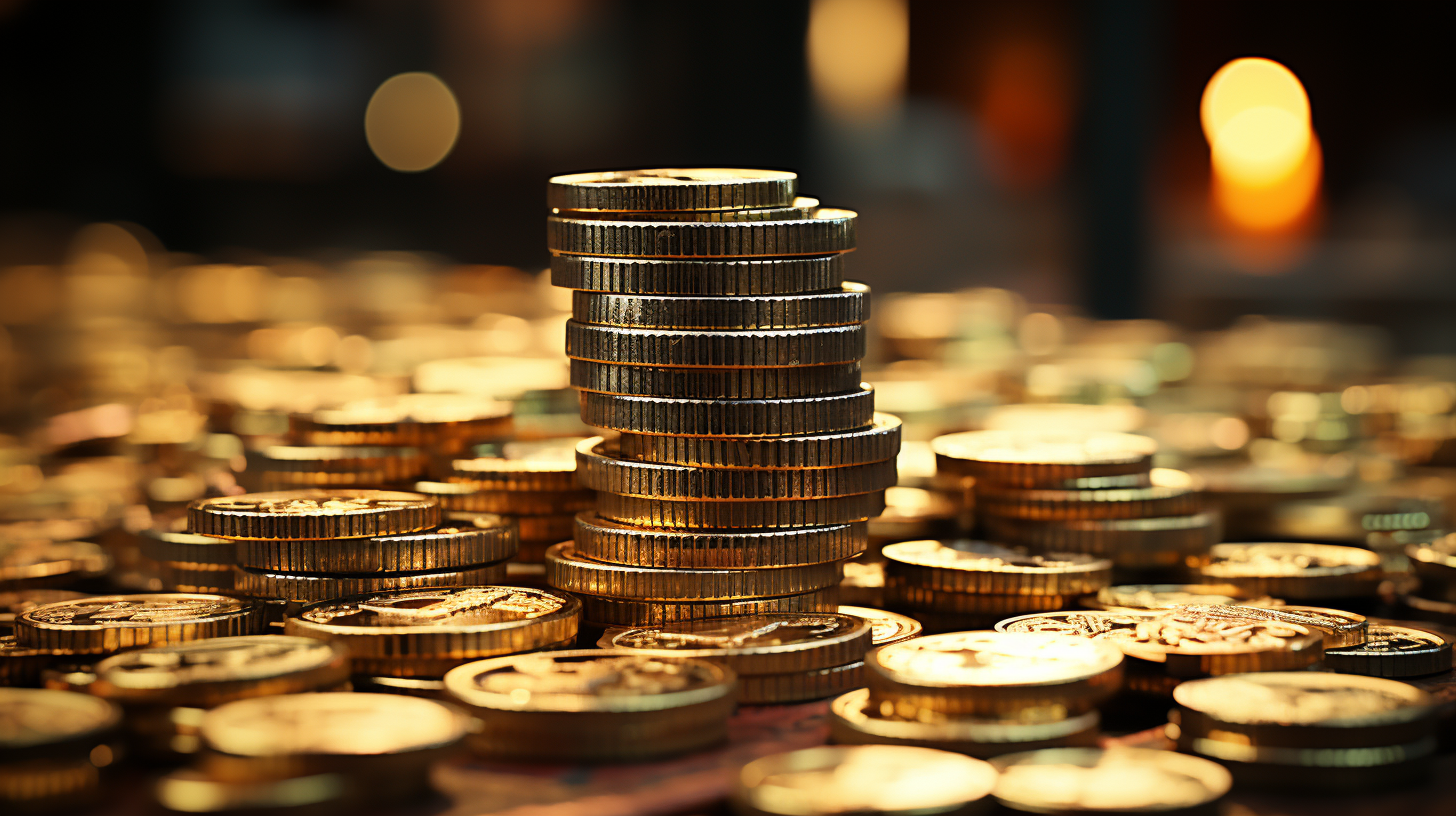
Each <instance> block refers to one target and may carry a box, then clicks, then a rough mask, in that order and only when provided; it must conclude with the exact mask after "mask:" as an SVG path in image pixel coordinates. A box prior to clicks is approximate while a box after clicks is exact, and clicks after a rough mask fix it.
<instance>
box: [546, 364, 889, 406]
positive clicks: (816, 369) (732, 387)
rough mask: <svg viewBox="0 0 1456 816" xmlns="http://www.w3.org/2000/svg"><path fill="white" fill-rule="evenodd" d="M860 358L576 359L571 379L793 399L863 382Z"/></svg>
mask: <svg viewBox="0 0 1456 816" xmlns="http://www.w3.org/2000/svg"><path fill="white" fill-rule="evenodd" d="M861 373H862V372H861V370H860V364H859V363H832V364H830V365H816V366H795V367H792V368H671V367H668V366H638V365H617V364H615V363H599V362H596V361H594V360H572V361H571V384H572V385H574V386H576V387H577V388H580V389H581V390H583V391H600V392H602V393H604V394H626V395H632V396H639V397H668V398H677V399H710V400H711V399H793V398H795V397H812V396H815V395H817V394H841V393H844V392H846V391H853V390H854V389H856V388H858V387H859V384H860V380H861V379H863V378H862V376H861Z"/></svg>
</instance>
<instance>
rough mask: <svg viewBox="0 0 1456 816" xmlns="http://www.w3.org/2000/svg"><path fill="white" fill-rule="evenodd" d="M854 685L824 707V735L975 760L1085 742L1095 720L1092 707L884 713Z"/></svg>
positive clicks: (1093, 736) (1093, 733) (1092, 738)
mask: <svg viewBox="0 0 1456 816" xmlns="http://www.w3.org/2000/svg"><path fill="white" fill-rule="evenodd" d="M880 709H881V707H880V706H878V705H875V704H873V703H872V702H871V701H870V690H869V689H859V690H857V691H851V692H849V693H848V694H845V695H842V696H840V697H837V698H835V700H834V702H833V703H831V704H830V706H829V736H830V738H831V739H832V740H833V741H834V742H837V743H840V744H842V745H872V744H883V745H917V746H921V747H925V748H939V749H941V750H943V751H955V752H956V753H958V754H966V755H967V756H973V757H976V758H978V759H990V758H991V757H995V756H1000V755H1002V754H1009V753H1013V752H1016V751H1034V750H1037V749H1039V748H1061V747H1071V746H1087V747H1091V746H1093V745H1095V744H1096V743H1097V734H1098V725H1099V723H1100V721H1101V718H1100V717H1099V715H1098V713H1097V712H1096V711H1088V712H1087V713H1085V714H1078V715H1075V716H1072V717H1067V718H1066V719H1059V720H1048V721H1046V722H1018V721H1016V720H1005V719H978V718H974V717H962V716H948V715H937V714H935V713H934V712H930V711H921V712H918V713H917V714H916V716H914V717H899V716H896V715H895V714H894V713H886V712H884V711H881V710H880Z"/></svg>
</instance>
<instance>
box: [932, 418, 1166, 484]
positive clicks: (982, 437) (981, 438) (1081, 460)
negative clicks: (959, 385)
mask: <svg viewBox="0 0 1456 816" xmlns="http://www.w3.org/2000/svg"><path fill="white" fill-rule="evenodd" d="M931 449H932V450H934V451H935V462H936V467H937V468H938V469H939V470H940V471H941V472H942V473H950V474H953V475H957V476H974V477H976V479H977V482H978V485H979V484H987V485H990V484H996V485H1003V486H1006V487H1016V488H1022V489H1035V488H1047V489H1059V488H1062V487H1063V486H1064V485H1065V484H1066V483H1067V481H1068V480H1071V479H1085V478H1089V477H1104V476H1123V475H1128V474H1139V473H1146V472H1148V470H1149V469H1150V468H1151V467H1152V460H1153V454H1154V453H1156V452H1157V449H1158V445H1157V443H1156V442H1154V441H1153V440H1152V439H1150V438H1148V437H1146V436H1136V435H1133V434H1124V433H1097V432H1081V433H1078V432H1067V433H1061V432H1016V431H968V432H964V433H955V434H947V435H945V436H940V437H936V438H935V440H933V441H932V442H931Z"/></svg>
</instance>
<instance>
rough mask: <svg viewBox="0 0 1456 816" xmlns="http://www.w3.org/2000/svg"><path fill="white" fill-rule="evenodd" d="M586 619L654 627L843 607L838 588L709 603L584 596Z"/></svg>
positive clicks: (604, 623) (596, 623)
mask: <svg viewBox="0 0 1456 816" xmlns="http://www.w3.org/2000/svg"><path fill="white" fill-rule="evenodd" d="M580 599H581V608H582V611H581V616H582V620H583V621H585V622H587V623H590V624H592V625H594V626H598V627H603V628H605V627H608V626H653V625H657V624H663V623H676V622H678V621H688V620H702V619H703V618H724V617H732V616H738V615H761V614H763V613H766V612H833V611H834V610H835V609H836V608H838V606H839V593H838V592H837V591H836V590H835V589H822V590H819V591H818V592H806V593H804V594H802V595H784V596H780V597H777V598H754V599H751V600H743V601H708V602H701V603H662V602H654V601H624V600H618V599H616V598H598V597H596V596H594V595H582V596H580Z"/></svg>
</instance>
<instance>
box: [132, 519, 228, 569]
mask: <svg viewBox="0 0 1456 816" xmlns="http://www.w3.org/2000/svg"><path fill="white" fill-rule="evenodd" d="M138 538H139V539H140V544H141V553H142V555H144V556H146V557H147V558H150V559H152V560H153V561H174V562H182V563H188V564H215V565H218V566H230V565H232V564H235V563H237V560H238V559H237V544H236V543H235V542H233V541H231V540H229V539H226V538H216V537H214V536H204V535H195V534H193V533H177V532H172V531H169V530H158V529H154V528H148V529H146V530H142V531H141V534H140V535H139V536H138Z"/></svg>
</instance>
